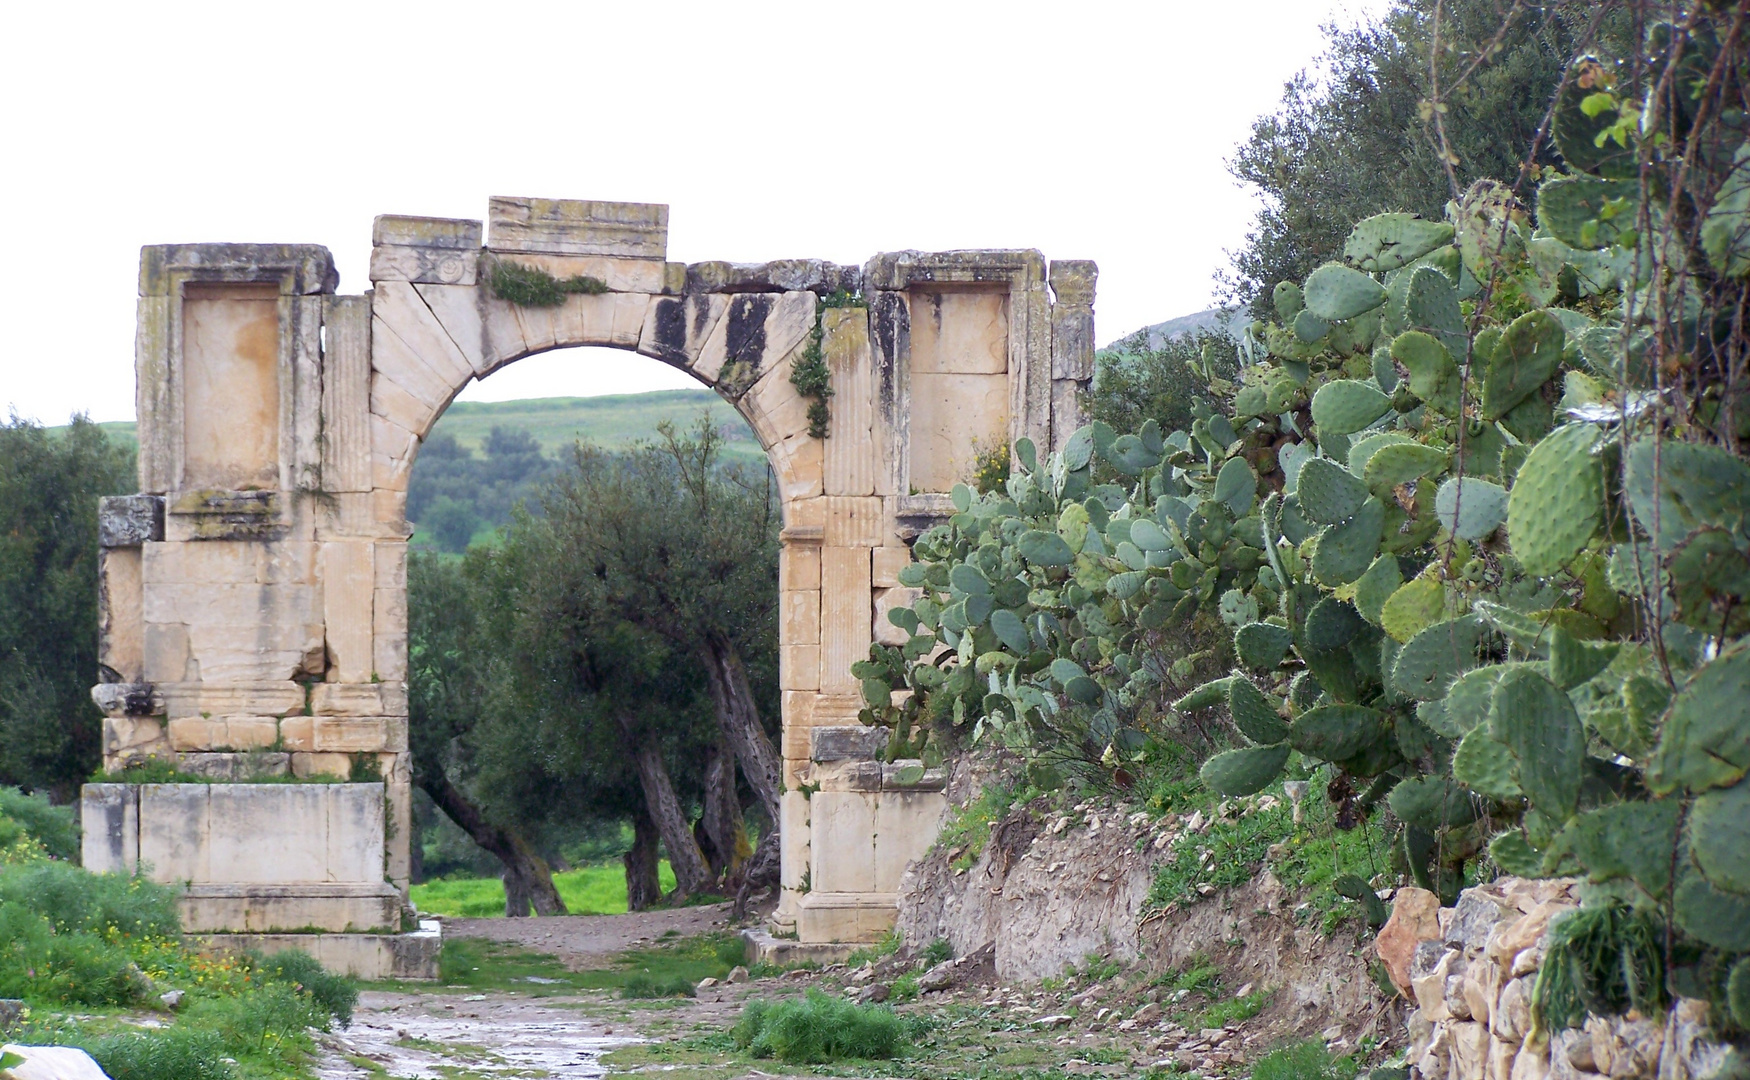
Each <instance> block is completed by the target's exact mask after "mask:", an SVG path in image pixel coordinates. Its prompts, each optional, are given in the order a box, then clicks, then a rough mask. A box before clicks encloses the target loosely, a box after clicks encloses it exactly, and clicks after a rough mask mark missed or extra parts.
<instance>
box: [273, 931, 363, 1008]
mask: <svg viewBox="0 0 1750 1080" xmlns="http://www.w3.org/2000/svg"><path fill="white" fill-rule="evenodd" d="M255 969H256V970H257V971H259V972H260V973H261V974H262V975H263V976H265V977H266V978H268V979H271V980H273V981H275V982H283V983H285V984H287V985H289V986H290V987H292V989H294V990H298V991H302V992H303V993H306V994H308V995H310V997H311V999H312V1000H314V1001H315V1002H316V1004H317V1005H319V1006H321V1007H322V1009H323V1010H324V1011H325V1012H327V1013H328V1014H329V1015H330V1016H332V1017H333V1018H334V1019H336V1020H338V1021H340V1026H341V1027H350V1026H351V1025H352V1010H353V1006H355V1005H357V1004H358V999H359V992H358V987H356V986H354V985H353V982H352V980H351V979H348V978H345V977H344V976H340V975H336V974H334V973H333V972H331V971H329V970H328V969H326V968H324V967H323V966H322V965H321V963H320V962H318V961H317V960H316V958H315V957H313V956H311V955H310V954H309V953H306V952H299V951H298V950H297V949H287V950H285V951H284V952H277V953H274V954H273V955H272V956H269V957H267V958H266V959H258V960H256V961H255Z"/></svg>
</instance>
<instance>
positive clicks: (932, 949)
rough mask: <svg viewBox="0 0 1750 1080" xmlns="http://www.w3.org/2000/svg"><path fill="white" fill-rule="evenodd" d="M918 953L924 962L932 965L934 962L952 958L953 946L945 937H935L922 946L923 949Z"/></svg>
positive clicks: (938, 962)
mask: <svg viewBox="0 0 1750 1080" xmlns="http://www.w3.org/2000/svg"><path fill="white" fill-rule="evenodd" d="M919 955H920V956H921V957H922V958H923V961H924V963H926V964H929V965H931V966H932V967H933V966H935V965H936V964H940V963H942V962H944V961H947V960H952V959H954V946H952V945H950V944H949V943H948V939H947V938H937V939H936V940H934V941H932V942H930V943H929V944H928V945H926V946H924V951H923V952H922V953H921V954H919Z"/></svg>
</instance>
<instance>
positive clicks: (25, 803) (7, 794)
mask: <svg viewBox="0 0 1750 1080" xmlns="http://www.w3.org/2000/svg"><path fill="white" fill-rule="evenodd" d="M0 818H11V819H12V820H13V821H14V822H16V823H18V824H19V825H20V826H22V827H23V829H24V833H25V835H26V836H29V837H30V838H31V839H33V840H35V841H36V842H37V843H39V844H41V845H42V846H43V848H44V850H46V851H47V852H48V853H49V854H50V855H53V856H54V857H55V858H57V859H66V860H68V861H69V862H71V861H75V860H77V859H78V858H79V821H78V819H77V818H76V817H74V815H73V809H72V807H68V806H51V805H50V804H49V800H48V798H47V797H46V796H43V795H26V794H25V793H24V792H22V791H20V790H18V789H17V788H14V787H0ZM0 846H4V843H3V839H0Z"/></svg>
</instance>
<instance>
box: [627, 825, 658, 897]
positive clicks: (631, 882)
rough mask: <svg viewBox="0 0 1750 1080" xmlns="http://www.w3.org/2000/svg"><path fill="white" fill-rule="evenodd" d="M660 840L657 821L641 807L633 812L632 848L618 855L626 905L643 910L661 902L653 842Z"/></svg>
mask: <svg viewBox="0 0 1750 1080" xmlns="http://www.w3.org/2000/svg"><path fill="white" fill-rule="evenodd" d="M660 840H661V837H660V836H659V835H658V834H657V831H656V823H655V822H654V821H651V820H650V815H649V814H647V813H644V812H643V811H642V810H641V811H639V812H638V813H635V814H633V815H632V850H630V851H628V852H626V854H624V855H622V856H620V861H621V862H623V863H625V864H626V906H627V907H628V908H630V909H631V910H633V911H643V910H644V909H646V908H650V907H655V906H656V905H657V904H659V903H661V902H662V880H661V878H660V877H658V876H657V862H656V845H657V843H658V842H659V841H660Z"/></svg>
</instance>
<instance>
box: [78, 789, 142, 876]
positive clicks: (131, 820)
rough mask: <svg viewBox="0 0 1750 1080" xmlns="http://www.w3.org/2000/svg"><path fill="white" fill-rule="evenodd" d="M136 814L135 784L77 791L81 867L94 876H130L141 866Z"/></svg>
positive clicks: (137, 793) (138, 808)
mask: <svg viewBox="0 0 1750 1080" xmlns="http://www.w3.org/2000/svg"><path fill="white" fill-rule="evenodd" d="M139 811H140V789H139V787H138V786H137V785H134V784H86V785H85V786H84V787H82V788H80V789H79V837H80V851H79V861H80V864H81V865H82V866H84V867H85V869H87V870H89V871H91V872H92V873H94V874H132V873H133V872H134V870H135V868H136V867H138V866H139V863H140V819H139Z"/></svg>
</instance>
